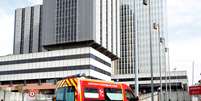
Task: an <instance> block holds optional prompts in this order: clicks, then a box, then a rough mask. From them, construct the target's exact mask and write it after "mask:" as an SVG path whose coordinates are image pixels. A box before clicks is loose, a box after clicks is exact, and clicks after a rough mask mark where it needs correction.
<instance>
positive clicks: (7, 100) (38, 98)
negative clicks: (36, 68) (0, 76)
mask: <svg viewBox="0 0 201 101" xmlns="http://www.w3.org/2000/svg"><path fill="white" fill-rule="evenodd" d="M53 96H54V95H44V94H36V95H34V96H32V97H31V96H30V95H29V94H28V93H18V92H8V91H0V100H3V101H53Z"/></svg>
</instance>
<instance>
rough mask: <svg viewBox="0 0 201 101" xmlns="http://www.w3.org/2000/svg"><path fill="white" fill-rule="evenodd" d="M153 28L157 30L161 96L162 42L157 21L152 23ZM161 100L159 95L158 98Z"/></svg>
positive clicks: (161, 89) (161, 90)
mask: <svg viewBox="0 0 201 101" xmlns="http://www.w3.org/2000/svg"><path fill="white" fill-rule="evenodd" d="M153 28H154V30H157V32H158V42H159V43H158V47H159V48H158V49H159V75H160V96H162V92H163V85H162V70H161V44H163V39H162V38H161V37H160V36H161V35H160V25H159V24H157V23H154V24H153ZM159 100H160V101H161V97H160V99H159Z"/></svg>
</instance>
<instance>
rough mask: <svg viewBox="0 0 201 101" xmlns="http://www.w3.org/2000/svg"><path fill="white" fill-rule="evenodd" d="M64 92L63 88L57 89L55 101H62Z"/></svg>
mask: <svg viewBox="0 0 201 101" xmlns="http://www.w3.org/2000/svg"><path fill="white" fill-rule="evenodd" d="M64 91H65V88H59V89H57V91H56V100H57V101H64Z"/></svg>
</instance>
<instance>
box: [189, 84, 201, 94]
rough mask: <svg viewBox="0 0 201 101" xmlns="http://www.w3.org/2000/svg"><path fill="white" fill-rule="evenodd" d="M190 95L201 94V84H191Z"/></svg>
mask: <svg viewBox="0 0 201 101" xmlns="http://www.w3.org/2000/svg"><path fill="white" fill-rule="evenodd" d="M189 94H190V95H201V85H199V86H190V87H189Z"/></svg>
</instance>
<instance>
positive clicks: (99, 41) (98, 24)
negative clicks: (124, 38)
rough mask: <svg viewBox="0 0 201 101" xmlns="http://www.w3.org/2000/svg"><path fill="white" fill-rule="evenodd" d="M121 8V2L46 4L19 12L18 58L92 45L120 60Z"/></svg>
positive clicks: (48, 0)
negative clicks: (29, 54)
mask: <svg viewBox="0 0 201 101" xmlns="http://www.w3.org/2000/svg"><path fill="white" fill-rule="evenodd" d="M118 5H119V3H118V0H44V1H43V5H42V6H33V7H26V8H21V9H17V10H16V15H15V38H14V39H15V41H14V42H15V43H14V54H23V53H32V52H40V51H49V50H57V49H64V48H71V47H75V46H76V47H82V46H86V45H88V46H92V47H94V48H96V49H97V50H100V51H101V52H104V53H105V54H109V55H110V57H112V58H115V56H120V50H119V48H120V43H119V42H120V35H119V16H118V15H119V9H118V8H119V6H118ZM72 44H73V45H72ZM75 44H76V45H75ZM116 58H117V57H116Z"/></svg>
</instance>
